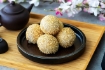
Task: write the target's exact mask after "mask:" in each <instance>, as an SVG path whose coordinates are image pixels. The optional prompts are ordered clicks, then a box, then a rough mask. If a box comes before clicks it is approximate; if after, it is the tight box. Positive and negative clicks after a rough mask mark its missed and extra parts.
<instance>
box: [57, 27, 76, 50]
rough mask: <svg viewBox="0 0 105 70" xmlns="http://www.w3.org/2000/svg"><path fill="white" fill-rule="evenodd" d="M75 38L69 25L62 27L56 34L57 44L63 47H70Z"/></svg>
mask: <svg viewBox="0 0 105 70" xmlns="http://www.w3.org/2000/svg"><path fill="white" fill-rule="evenodd" d="M75 39H76V35H75V33H74V31H73V30H72V29H71V28H70V27H64V28H63V29H62V30H61V31H60V32H59V33H58V35H57V40H58V42H59V44H60V45H61V46H62V47H64V48H68V47H71V46H72V45H73V43H74V41H75Z"/></svg>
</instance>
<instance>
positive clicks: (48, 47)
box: [37, 34, 59, 54]
mask: <svg viewBox="0 0 105 70" xmlns="http://www.w3.org/2000/svg"><path fill="white" fill-rule="evenodd" d="M37 45H38V48H39V50H40V51H41V52H42V53H44V54H55V53H56V52H57V51H58V48H59V43H58V41H57V39H56V38H55V37H54V36H52V35H49V34H44V35H42V36H40V37H39V38H38V40H37Z"/></svg>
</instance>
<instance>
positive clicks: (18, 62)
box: [0, 13, 105, 70]
mask: <svg viewBox="0 0 105 70" xmlns="http://www.w3.org/2000/svg"><path fill="white" fill-rule="evenodd" d="M42 18H43V15H39V14H33V13H31V14H30V20H29V23H28V24H27V25H26V27H27V26H29V25H30V24H33V23H39V22H40V20H41V19H42ZM59 19H60V20H61V21H62V22H64V23H67V24H72V25H74V26H76V27H78V28H79V29H80V30H82V31H83V32H84V34H85V35H86V39H87V42H86V50H85V52H84V53H83V55H82V56H80V57H79V58H77V59H76V60H73V61H70V62H68V63H65V64H58V65H48V64H40V63H36V62H33V61H30V60H28V59H27V58H25V57H24V56H22V55H21V54H20V52H19V51H18V49H17V43H16V42H17V41H16V39H17V36H18V34H19V32H20V31H21V30H19V31H10V30H7V29H5V28H4V27H1V28H0V35H1V37H2V38H4V39H5V40H6V41H7V42H8V45H9V50H8V51H7V52H6V53H4V54H0V65H4V66H8V67H12V68H15V69H19V70H85V69H86V67H87V65H88V63H89V61H90V60H91V58H92V55H93V54H94V51H95V50H96V48H97V45H98V43H99V41H100V39H101V37H102V35H103V33H104V30H105V27H104V26H99V25H95V24H88V23H85V22H79V21H75V20H68V19H63V18H59Z"/></svg>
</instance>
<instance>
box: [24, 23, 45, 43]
mask: <svg viewBox="0 0 105 70" xmlns="http://www.w3.org/2000/svg"><path fill="white" fill-rule="evenodd" d="M43 34H44V33H43V32H42V30H41V29H40V25H39V24H32V25H30V26H29V27H28V28H27V30H26V39H27V40H28V43H33V44H36V43H37V39H38V37H39V36H41V35H43Z"/></svg>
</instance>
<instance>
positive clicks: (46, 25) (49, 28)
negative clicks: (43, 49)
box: [40, 15, 61, 35]
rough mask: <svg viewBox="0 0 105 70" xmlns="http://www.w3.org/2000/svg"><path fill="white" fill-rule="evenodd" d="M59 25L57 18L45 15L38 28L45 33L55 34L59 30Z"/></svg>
mask: <svg viewBox="0 0 105 70" xmlns="http://www.w3.org/2000/svg"><path fill="white" fill-rule="evenodd" d="M60 26H61V25H60V23H59V20H58V18H57V17H55V16H53V15H47V16H45V17H44V18H42V20H41V22H40V28H41V30H42V31H43V32H44V33H46V34H51V35H55V34H57V33H58V32H59V31H60Z"/></svg>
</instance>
